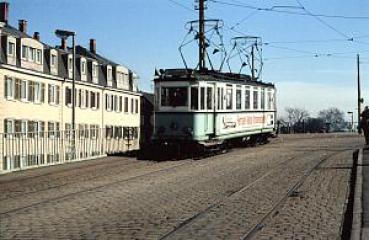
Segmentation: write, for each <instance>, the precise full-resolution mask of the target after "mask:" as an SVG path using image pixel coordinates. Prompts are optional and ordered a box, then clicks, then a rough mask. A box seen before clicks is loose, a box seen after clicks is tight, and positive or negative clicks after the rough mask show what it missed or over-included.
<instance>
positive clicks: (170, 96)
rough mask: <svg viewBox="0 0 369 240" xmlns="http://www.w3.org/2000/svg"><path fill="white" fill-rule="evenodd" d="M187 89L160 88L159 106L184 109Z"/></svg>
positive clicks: (186, 102)
mask: <svg viewBox="0 0 369 240" xmlns="http://www.w3.org/2000/svg"><path fill="white" fill-rule="evenodd" d="M187 91H188V90H187V87H162V88H161V106H163V107H185V106H187V105H188V93H187Z"/></svg>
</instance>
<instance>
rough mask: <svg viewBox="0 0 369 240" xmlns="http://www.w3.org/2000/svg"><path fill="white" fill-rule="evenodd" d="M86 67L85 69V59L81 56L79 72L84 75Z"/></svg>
mask: <svg viewBox="0 0 369 240" xmlns="http://www.w3.org/2000/svg"><path fill="white" fill-rule="evenodd" d="M86 73H87V69H86V59H84V58H81V74H82V75H86Z"/></svg>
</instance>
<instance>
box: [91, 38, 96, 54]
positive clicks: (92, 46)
mask: <svg viewBox="0 0 369 240" xmlns="http://www.w3.org/2000/svg"><path fill="white" fill-rule="evenodd" d="M90 52H92V53H94V54H96V39H90Z"/></svg>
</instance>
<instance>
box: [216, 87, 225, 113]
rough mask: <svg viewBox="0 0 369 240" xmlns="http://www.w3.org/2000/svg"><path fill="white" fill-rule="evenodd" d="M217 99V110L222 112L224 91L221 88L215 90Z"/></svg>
mask: <svg viewBox="0 0 369 240" xmlns="http://www.w3.org/2000/svg"><path fill="white" fill-rule="evenodd" d="M217 95H218V96H217V97H218V106H217V108H218V110H223V99H224V90H223V88H219V87H218V89H217Z"/></svg>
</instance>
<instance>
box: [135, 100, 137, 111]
mask: <svg viewBox="0 0 369 240" xmlns="http://www.w3.org/2000/svg"><path fill="white" fill-rule="evenodd" d="M135 103H136V104H135V106H136V108H135V110H136V113H138V99H135Z"/></svg>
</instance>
